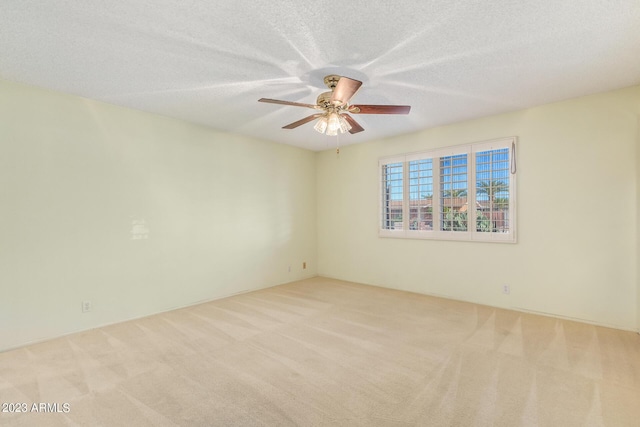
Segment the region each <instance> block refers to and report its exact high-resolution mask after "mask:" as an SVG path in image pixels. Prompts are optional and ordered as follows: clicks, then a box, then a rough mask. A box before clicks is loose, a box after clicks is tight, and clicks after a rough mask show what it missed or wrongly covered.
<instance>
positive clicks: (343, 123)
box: [339, 116, 351, 133]
mask: <svg viewBox="0 0 640 427" xmlns="http://www.w3.org/2000/svg"><path fill="white" fill-rule="evenodd" d="M339 121H340V132H341V133H345V132H349V131H350V130H351V125H350V124H349V122H348V121H347V120H346V119H345V118H344V116H340V119H339Z"/></svg>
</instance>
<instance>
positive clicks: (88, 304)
mask: <svg viewBox="0 0 640 427" xmlns="http://www.w3.org/2000/svg"><path fill="white" fill-rule="evenodd" d="M92 308H93V306H92V305H91V301H82V312H83V313H87V312H89V311H91V309H92Z"/></svg>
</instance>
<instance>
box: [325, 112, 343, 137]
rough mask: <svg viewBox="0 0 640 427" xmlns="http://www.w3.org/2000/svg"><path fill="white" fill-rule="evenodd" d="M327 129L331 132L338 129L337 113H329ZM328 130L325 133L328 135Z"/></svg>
mask: <svg viewBox="0 0 640 427" xmlns="http://www.w3.org/2000/svg"><path fill="white" fill-rule="evenodd" d="M327 129H328V131H329V130H330V131H332V132H333V131H337V130H338V129H340V118H339V117H338V113H331V114H329V125H328V127H327ZM328 131H327V135H329V132H328ZM334 135H335V134H334Z"/></svg>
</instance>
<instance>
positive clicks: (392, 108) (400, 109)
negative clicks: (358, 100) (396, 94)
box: [349, 105, 411, 114]
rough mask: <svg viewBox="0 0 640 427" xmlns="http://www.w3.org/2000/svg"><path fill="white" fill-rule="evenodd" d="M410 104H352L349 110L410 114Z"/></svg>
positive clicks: (355, 111) (352, 111) (363, 112)
mask: <svg viewBox="0 0 640 427" xmlns="http://www.w3.org/2000/svg"><path fill="white" fill-rule="evenodd" d="M409 111H411V106H409V105H352V106H351V107H349V112H350V113H353V114H409Z"/></svg>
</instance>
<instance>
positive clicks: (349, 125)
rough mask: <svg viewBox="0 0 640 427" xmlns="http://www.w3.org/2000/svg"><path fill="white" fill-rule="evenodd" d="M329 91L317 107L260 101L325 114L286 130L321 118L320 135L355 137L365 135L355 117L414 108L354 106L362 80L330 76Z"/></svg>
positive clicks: (318, 101)
mask: <svg viewBox="0 0 640 427" xmlns="http://www.w3.org/2000/svg"><path fill="white" fill-rule="evenodd" d="M324 84H325V85H327V87H328V88H329V89H331V90H330V91H329V92H323V93H321V94H320V95H319V96H318V98H317V99H316V104H315V105H313V104H304V103H300V102H292V101H281V100H278V99H270V98H260V99H259V100H258V101H259V102H267V103H271V104H281V105H291V106H294V107H306V108H313V109H315V110H321V111H322V112H319V113H316V114H312V115H310V116H307V117H305V118H303V119H301V120H298V121H296V122H293V123H290V124H288V125H286V126H283V129H294V128H297V127H298V126H301V125H303V124H305V123H308V122H311V121H313V120H316V119H318V123H316V125H315V126H314V129H315V130H317V131H318V132H320V133H325V132H326V134H327V135H330V136H333V135H337V132H338V131H339V132H341V133H344V132H349V133H351V134H354V133H358V132H362V131H363V130H364V128H363V127H362V126H360V125H359V124H358V123H357V122H356V121H355V119H354V118H353V117H351V116H350V115H349V114H347V113H352V114H409V111H410V110H411V107H410V106H408V105H350V104H349V101H350V100H351V97H353V95H355V93H356V92H357V91H358V89H360V86H362V82H361V81H359V80H354V79H350V78H349V77H343V76H338V75H335V74H330V75H328V76H326V77H325V78H324Z"/></svg>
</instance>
